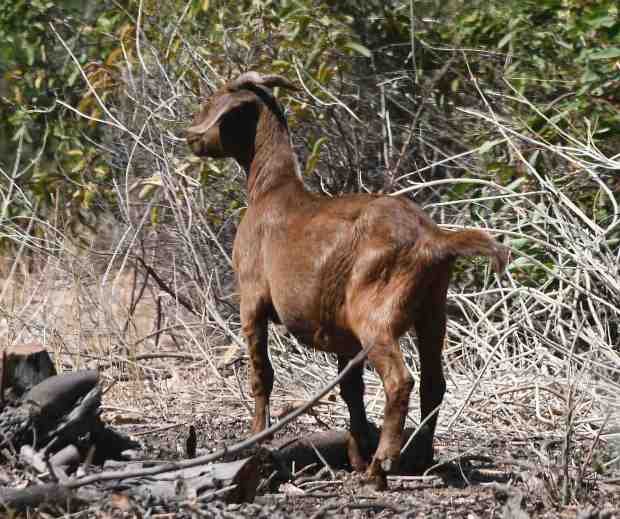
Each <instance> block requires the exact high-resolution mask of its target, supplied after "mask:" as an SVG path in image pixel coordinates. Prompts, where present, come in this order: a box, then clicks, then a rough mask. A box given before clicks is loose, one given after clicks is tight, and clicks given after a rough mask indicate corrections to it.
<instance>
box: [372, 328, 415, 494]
mask: <svg viewBox="0 0 620 519" xmlns="http://www.w3.org/2000/svg"><path fill="white" fill-rule="evenodd" d="M368 360H369V361H370V362H371V364H372V365H373V366H374V368H375V369H376V370H377V372H378V373H379V376H380V377H381V380H382V381H383V389H384V391H385V411H384V418H383V429H382V430H381V437H380V439H379V446H378V447H377V451H376V452H375V455H374V457H373V459H372V462H371V464H370V467H368V472H367V474H368V477H369V478H370V479H371V480H372V481H373V482H374V484H375V486H376V487H377V489H379V490H384V489H385V488H387V474H388V473H390V472H394V471H396V470H397V469H398V462H399V457H400V449H401V446H402V436H403V427H404V425H405V418H406V416H407V411H408V409H409V397H410V395H411V390H412V389H413V378H412V377H411V374H410V373H409V371H408V370H407V367H406V366H405V363H404V361H403V355H402V353H401V351H400V347H399V345H398V341H397V340H396V339H391V340H389V341H385V340H384V341H379V342H375V346H374V347H373V348H372V349H371V350H370V352H369V354H368Z"/></svg>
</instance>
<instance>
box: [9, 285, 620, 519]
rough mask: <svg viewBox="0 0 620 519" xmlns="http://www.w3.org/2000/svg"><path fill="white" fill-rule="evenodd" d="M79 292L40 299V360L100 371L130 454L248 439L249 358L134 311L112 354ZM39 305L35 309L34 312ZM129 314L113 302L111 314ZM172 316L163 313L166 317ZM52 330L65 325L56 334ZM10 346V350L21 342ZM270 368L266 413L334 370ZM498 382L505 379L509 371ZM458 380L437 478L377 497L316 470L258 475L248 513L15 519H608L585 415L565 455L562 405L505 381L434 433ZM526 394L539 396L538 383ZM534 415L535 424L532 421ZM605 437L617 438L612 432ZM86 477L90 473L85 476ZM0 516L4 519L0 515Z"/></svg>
mask: <svg viewBox="0 0 620 519" xmlns="http://www.w3.org/2000/svg"><path fill="white" fill-rule="evenodd" d="M121 281H123V280H121ZM119 285H120V286H123V287H131V283H130V280H127V281H126V282H119ZM125 292H126V293H127V294H129V293H130V289H129V288H126V289H124V291H123V294H124V295H127V294H125ZM85 293H86V294H91V293H92V291H83V292H79V291H77V290H75V289H74V290H72V291H69V290H67V292H66V294H62V295H59V297H54V298H51V299H50V300H49V304H48V303H47V300H46V301H45V303H46V304H47V305H48V306H49V307H50V308H51V309H52V310H54V312H55V313H54V312H52V311H50V310H49V309H48V313H46V314H44V315H45V318H46V319H47V320H49V321H50V322H52V323H53V324H54V326H55V327H56V328H57V329H60V330H61V332H62V333H58V334H57V335H54V336H52V337H51V338H50V340H49V343H48V345H49V349H50V350H51V352H52V354H53V356H54V359H55V361H56V363H57V367H58V368H59V370H60V371H63V370H64V371H66V370H75V369H83V368H97V369H99V370H100V373H101V381H102V385H103V387H104V401H103V414H102V418H103V420H104V421H105V422H106V423H107V424H109V425H110V426H111V427H113V428H115V429H117V430H118V431H121V432H124V433H126V434H128V435H130V436H132V437H133V438H135V439H136V440H138V441H139V442H141V443H142V449H141V450H140V453H139V454H140V456H141V457H142V458H146V459H150V460H175V459H181V458H183V456H184V445H185V440H186V437H187V433H188V428H189V426H190V425H193V426H194V427H195V429H196V432H197V440H198V454H199V455H200V454H206V453H209V452H213V451H215V450H217V449H218V448H221V447H223V446H230V445H233V444H234V443H236V442H238V441H240V440H242V439H244V438H246V437H247V435H248V433H249V429H250V409H249V407H250V406H251V404H252V400H251V397H250V396H249V394H248V390H247V387H248V384H247V361H248V359H247V355H246V354H245V351H244V350H243V349H241V348H238V347H231V345H230V339H229V338H227V337H225V336H223V337H222V338H221V340H213V339H212V337H213V334H212V335H211V336H209V338H208V339H207V340H205V339H204V337H202V336H200V332H199V331H197V330H200V329H202V328H204V324H203V323H197V324H196V325H194V324H193V323H192V322H190V321H187V322H183V323H182V326H180V325H178V324H175V326H176V327H175V328H173V327H170V328H169V330H172V331H173V332H174V336H173V333H172V332H169V333H168V334H167V335H163V336H162V338H161V340H160V341H158V342H154V340H153V333H152V329H153V323H158V324H160V326H161V327H162V328H165V327H166V326H167V322H165V321H164V322H162V323H159V322H158V319H157V315H156V313H155V312H154V311H153V308H154V307H153V305H151V306H148V307H146V310H143V309H142V308H140V307H139V308H138V309H137V311H136V312H134V315H133V321H132V323H131V326H129V327H128V333H134V334H135V337H134V338H133V342H130V341H129V340H127V341H126V343H125V345H123V344H122V343H119V342H118V340H117V339H116V338H115V337H116V336H115V335H113V334H111V333H110V332H109V331H108V330H107V329H105V328H104V327H102V326H101V324H100V323H101V321H100V320H98V319H96V318H95V317H96V315H95V313H94V311H93V312H91V313H89V312H87V311H86V310H85V309H89V308H91V307H94V305H90V306H89V305H86V304H82V302H83V301H84V297H85V296H84V294H85ZM100 297H101V300H102V301H104V302H107V301H108V300H110V295H109V294H107V293H102V294H100ZM40 304H41V308H43V303H40ZM129 306H131V305H130V304H129V303H127V302H124V303H123V304H118V305H116V306H114V308H127V307H129ZM46 308H48V307H47V306H46ZM56 308H58V310H56ZM173 310H174V309H172V310H169V311H170V313H172V311H173ZM91 314H92V315H91ZM76 316H77V317H76ZM107 319H108V321H106V322H120V323H121V324H122V323H123V322H124V320H125V319H126V318H125V317H124V316H123V315H122V314H119V316H115V315H114V314H113V313H111V317H110V316H108V317H107ZM76 320H77V321H78V322H79V323H81V327H80V328H77V329H76V328H75V327H73V326H72V323H75V322H76ZM64 321H66V323H67V326H66V327H65V328H64V331H63V329H62V327H61V325H62V323H63V322H64ZM171 322H174V321H172V320H171ZM9 324H10V323H9ZM67 330H73V332H71V333H70V332H69V331H67ZM58 337H60V338H58ZM17 339H19V340H22V338H21V337H17ZM17 339H16V340H17ZM145 339H148V340H145ZM277 340H280V339H277ZM209 341H211V342H209ZM132 344H133V346H132ZM205 344H208V347H207V346H205ZM129 346H132V348H133V349H131V348H129ZM274 355H275V357H274V365H275V366H276V374H277V378H276V386H275V389H274V394H273V397H272V411H277V410H278V408H281V407H282V406H285V405H286V404H287V403H290V402H291V401H296V400H304V399H308V398H309V397H311V396H312V394H313V393H314V392H315V391H316V389H317V388H318V387H321V386H322V385H323V384H324V383H325V381H329V380H330V379H332V378H333V372H332V371H331V370H332V369H333V366H331V367H330V366H329V365H328V364H325V363H323V364H317V359H318V358H317V357H309V356H308V355H309V354H308V353H307V352H306V350H303V351H301V352H297V351H295V350H294V345H293V348H292V349H291V345H290V344H289V345H285V347H283V348H281V349H280V350H278V352H277V353H274ZM319 360H320V359H319ZM321 362H322V361H321ZM506 373H507V375H506V377H511V376H513V375H512V373H513V372H512V371H506ZM457 375H458V373H456V372H455V371H452V372H451V378H449V388H448V394H447V395H446V398H447V401H448V404H450V405H451V406H452V407H447V408H445V409H444V410H442V414H441V415H440V418H441V419H444V422H441V419H440V427H439V429H438V434H437V437H436V459H437V462H438V466H437V467H436V468H435V469H434V470H432V471H431V472H430V473H429V474H428V475H427V476H426V477H399V476H393V477H390V479H389V490H387V491H384V492H377V491H375V490H374V489H373V488H372V487H371V486H369V485H367V484H365V481H364V480H363V477H362V476H360V475H358V474H352V473H349V472H346V471H332V470H330V469H329V468H326V467H316V468H315V473H316V472H317V471H318V476H317V475H315V474H313V473H312V472H310V471H308V472H304V473H303V474H298V475H296V476H295V477H294V478H293V479H292V480H290V481H276V480H275V479H273V478H271V479H270V475H271V473H270V470H269V468H268V467H266V469H265V474H263V476H264V480H263V483H262V484H261V486H260V487H259V491H258V494H257V496H256V498H255V499H254V502H252V503H242V504H225V503H223V502H221V501H215V500H214V501H210V502H209V501H206V500H202V501H201V500H187V499H186V500H179V501H178V502H158V501H157V500H155V499H153V498H151V497H149V496H132V497H130V498H127V497H126V496H123V495H121V494H109V495H107V497H106V498H105V499H103V500H100V501H98V502H93V503H83V504H82V505H81V506H79V507H75V506H73V505H70V506H69V507H68V508H64V509H54V510H51V511H50V510H47V511H44V510H41V511H39V512H36V513H31V514H28V515H27V517H29V518H33V517H46V518H47V517H67V518H69V517H70V518H72V519H76V518H90V517H96V518H101V519H109V518H134V517H135V518H147V517H148V518H152V519H154V518H159V519H164V518H168V519H180V518H186V517H187V518H190V517H191V518H197V517H213V518H231V519H232V518H244V517H252V518H265V519H267V518H289V517H291V518H317V519H318V518H320V517H324V518H329V517H347V518H348V517H355V518H370V517H373V518H385V517H424V518H426V517H433V518H467V519H470V518H476V517H498V518H515V519H524V518H527V517H541V518H555V517H566V518H575V517H577V518H579V519H604V518H605V519H611V518H620V466H619V464H618V461H617V460H616V461H615V462H613V463H612V462H610V461H609V460H612V461H613V459H614V457H617V456H618V451H617V443H616V445H615V446H613V445H612V442H611V440H610V438H611V436H609V435H608V434H607V430H606V434H604V435H601V437H600V438H596V433H595V434H592V431H593V430H594V431H596V429H593V427H596V425H595V426H592V425H591V424H592V423H595V424H596V423H598V422H596V421H595V420H591V419H590V418H589V416H590V414H592V413H590V411H589V410H588V412H589V413H590V414H585V412H584V416H586V418H588V419H587V420H586V419H584V420H583V423H584V424H586V425H587V428H586V427H583V426H581V425H579V423H576V424H575V427H574V431H573V433H572V436H571V438H570V442H569V447H568V450H567V449H566V447H565V429H564V427H563V425H562V424H563V422H562V419H563V418H562V417H563V415H562V411H561V409H560V408H559V407H560V404H561V403H562V401H561V400H558V401H557V402H559V403H557V402H556V400H553V401H552V400H547V401H544V400H541V402H542V403H544V404H545V406H546V407H545V408H543V407H541V409H542V410H541V409H538V407H537V405H538V401H536V402H534V401H533V400H532V399H530V400H528V398H530V397H529V396H528V395H530V394H533V393H532V387H533V386H532V384H531V383H530V382H529V379H525V378H524V382H518V384H516V385H515V384H514V383H513V382H511V381H510V380H508V382H511V383H513V386H508V389H502V388H501V387H499V388H498V387H496V386H489V387H490V389H489V390H487V389H486V387H482V386H480V387H479V389H478V393H477V395H478V396H477V399H476V402H479V403H476V404H475V405H472V406H470V407H468V409H467V411H466V412H464V413H463V415H462V418H459V422H460V423H457V426H455V427H452V428H450V427H447V428H445V427H444V428H442V425H441V423H443V424H444V426H445V422H446V421H448V420H445V418H446V417H447V418H450V417H451V414H453V413H454V412H455V411H454V410H455V409H457V408H458V406H459V404H458V403H455V402H457V398H462V397H463V396H464V395H460V394H459V390H461V388H468V387H470V386H471V384H472V381H471V380H469V379H467V380H465V379H463V380H464V382H463V383H461V381H460V380H459V379H457V380H456V381H454V378H455V377H456V376H457ZM489 380H490V381H497V380H500V381H501V380H502V379H501V377H500V376H499V375H495V378H491V377H490V376H489ZM538 383H540V384H543V383H545V380H544V379H543V378H542V377H541V376H539V375H538V379H537V380H536V384H538ZM554 383H555V382H554V381H552V383H551V384H549V385H548V386H547V387H549V388H551V390H550V391H547V394H548V395H552V396H553V395H558V394H559V395H560V396H562V395H561V392H562V388H561V386H559V385H557V387H556V386H554V385H552V384H554ZM536 387H538V386H536ZM544 388H545V387H542V389H544ZM553 388H556V389H553ZM486 394H488V395H491V396H492V397H493V400H492V402H493V406H494V407H493V409H491V408H490V404H489V403H488V402H491V400H490V398H491V396H488V397H487V396H485V395H486ZM377 395H379V397H378V396H377ZM380 395H382V391H381V387H380V385H378V384H377V383H376V382H372V380H369V381H367V391H366V402H367V405H368V412H369V416H372V418H373V419H374V420H377V419H378V418H379V417H380V414H381V410H382V403H381V398H380ZM498 395H499V396H498ZM503 395H505V397H504V396H503ZM517 396H519V398H517ZM554 398H555V397H554ZM485 402H487V403H485ZM587 403H588V401H585V403H583V404H582V407H583V408H586V407H587ZM411 405H412V412H411V415H412V416H413V417H417V415H418V412H419V411H418V410H416V409H415V406H416V405H417V395H415V394H414V395H412V399H411ZM485 406H486V407H485ZM541 406H542V404H541ZM580 409H581V408H580ZM505 411H506V414H504V415H502V413H503V412H505ZM507 411H510V413H508V412H507ZM541 413H542V414H541ZM274 414H275V413H274ZM599 414H600V413H599ZM537 416H540V417H542V418H544V419H545V420H546V421H545V422H541V421H537V420H538V419H537ZM597 416H598V415H597ZM506 417H507V418H506ZM346 418H347V417H346V410H345V407H344V405H343V404H342V401H341V399H340V397H339V395H338V392H337V390H336V391H334V392H333V393H332V394H331V395H330V398H328V399H326V403H325V405H324V406H323V407H322V408H321V410H320V412H319V413H318V415H317V416H311V415H302V416H301V417H300V418H299V419H297V420H296V421H294V422H292V423H291V424H288V425H286V426H285V427H284V428H283V429H282V430H280V431H279V432H278V433H277V435H276V437H278V438H280V437H302V436H304V435H307V434H310V433H313V432H317V431H325V430H328V429H334V428H343V427H346ZM554 420H555V421H554ZM601 420H602V419H601ZM601 420H599V422H600V421H601ZM552 421H554V422H553V423H555V424H557V426H556V427H555V428H554V427H550V426H549V425H545V424H547V423H551V422H552ZM409 425H411V424H409ZM446 430H449V431H450V432H445V431H446ZM614 434H615V437H616V438H617V437H618V431H616V432H615V433H614ZM616 442H617V440H616ZM614 449H615V450H614ZM20 470H21V472H20ZM24 470H26V469H25V468H24V467H21V468H20V466H19V463H18V464H17V465H15V468H11V469H9V468H6V467H0V480H2V481H1V484H2V485H4V486H7V487H8V486H10V487H20V486H26V484H27V483H28V481H30V482H32V478H30V479H28V478H26V477H24V473H23V471H24ZM96 470H99V469H97V468H93V471H96ZM566 474H568V476H569V477H568V478H565V475H566ZM0 517H4V516H3V515H2V513H1V512H0ZM7 517H8V516H7Z"/></svg>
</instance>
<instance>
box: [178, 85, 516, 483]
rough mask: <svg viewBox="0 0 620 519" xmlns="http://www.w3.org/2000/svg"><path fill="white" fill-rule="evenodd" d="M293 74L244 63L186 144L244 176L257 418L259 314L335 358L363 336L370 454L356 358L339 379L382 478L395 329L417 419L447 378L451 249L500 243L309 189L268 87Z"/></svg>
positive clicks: (244, 290) (268, 381) (360, 448)
mask: <svg viewBox="0 0 620 519" xmlns="http://www.w3.org/2000/svg"><path fill="white" fill-rule="evenodd" d="M274 86H281V87H285V88H294V87H293V86H292V85H291V84H290V83H288V82H287V81H286V80H284V79H283V78H279V77H278V76H264V77H261V76H259V75H258V74H256V73H250V74H249V75H243V76H241V77H240V78H238V79H237V80H236V81H234V82H231V83H229V84H227V85H225V86H224V87H223V88H221V89H220V90H219V91H218V92H216V93H215V94H213V96H211V98H210V99H209V101H208V103H207V104H206V105H205V107H204V108H203V109H202V110H201V112H200V113H199V114H198V115H197V116H196V119H195V121H194V125H193V126H192V127H191V128H190V129H189V130H188V142H189V145H190V147H191V148H192V150H193V151H194V152H195V153H196V154H198V155H200V156H204V157H234V158H235V159H236V160H237V162H239V164H240V165H241V166H242V167H243V168H244V169H245V171H246V173H247V177H248V193H249V197H248V198H249V206H248V209H247V211H246V213H245V215H244V217H243V220H242V221H241V223H240V225H239V229H238V232H237V236H236V238H235V244H234V251H233V261H234V267H235V271H236V273H237V278H238V281H239V287H240V292H241V322H242V328H243V333H244V335H245V337H246V340H247V343H248V348H249V352H250V358H251V367H252V375H251V376H252V391H253V395H254V398H255V404H256V407H255V416H254V423H253V427H252V430H253V432H259V431H261V430H263V429H264V428H265V427H266V425H267V422H268V413H267V409H268V407H267V406H268V401H269V395H270V393H271V388H272V386H273V369H272V367H271V364H270V362H269V358H268V355H267V322H268V320H273V321H275V322H282V323H283V324H284V325H286V327H287V328H288V330H289V331H290V332H291V333H293V334H294V335H295V336H297V337H298V338H299V339H300V340H301V341H302V342H304V343H306V344H308V345H310V346H313V347H315V348H318V349H322V350H325V351H330V352H334V353H336V354H337V355H338V358H339V362H338V365H339V369H340V370H342V369H343V368H344V366H346V363H347V361H348V359H350V358H351V357H353V356H354V355H355V354H356V353H357V352H358V351H359V350H360V348H362V347H366V346H369V345H372V346H373V347H372V349H371V350H370V353H369V354H368V360H369V361H370V363H371V364H372V365H373V367H374V368H375V369H376V370H377V372H378V374H379V376H380V377H381V379H382V381H383V385H384V389H385V394H386V406H385V417H384V424H383V429H382V433H381V437H380V441H379V446H378V448H377V450H376V452H375V454H374V457H372V461H371V458H370V457H371V452H370V444H371V442H370V439H369V438H370V435H371V429H370V426H369V424H368V421H367V419H366V413H365V409H364V404H363V391H364V386H363V380H362V374H363V369H362V368H360V369H356V370H354V371H353V372H351V373H350V374H349V376H348V377H347V378H346V379H345V380H344V381H343V383H342V384H341V393H342V396H343V398H344V400H345V402H346V403H347V406H348V408H349V412H350V416H351V441H350V445H349V455H350V459H351V463H352V465H353V467H354V468H356V469H364V468H366V467H367V466H368V462H370V465H369V466H368V474H369V475H370V476H371V477H372V478H373V479H374V480H375V481H376V482H377V484H378V486H385V484H386V478H385V476H386V473H387V472H389V471H391V470H394V469H395V468H396V464H397V462H398V457H399V450H400V446H401V436H402V430H403V425H404V421H405V416H406V413H407V409H408V404H409V395H410V392H411V389H412V387H413V380H412V378H411V375H410V374H409V372H408V370H407V368H406V367H405V365H404V362H403V358H402V353H401V351H400V349H399V345H398V339H399V337H400V336H401V335H402V334H403V333H405V331H407V330H408V329H409V328H411V327H412V326H413V327H415V330H416V334H417V336H418V350H419V354H420V364H421V383H420V399H421V408H422V419H424V418H425V417H426V416H427V415H428V414H429V413H431V412H432V411H433V410H434V409H435V407H437V406H438V405H439V404H440V403H441V401H442V399H443V395H444V392H445V381H444V377H443V372H442V366H441V349H442V346H443V341H444V335H445V323H446V311H445V304H446V293H447V289H448V282H449V279H450V270H451V267H452V264H453V262H454V260H455V258H456V257H458V256H475V255H484V256H488V257H490V258H491V260H492V262H493V265H494V267H495V270H496V271H497V272H498V273H499V272H501V271H502V270H503V269H504V267H505V265H506V262H507V260H508V252H507V249H506V248H505V247H503V246H502V245H499V244H498V243H497V242H496V241H494V240H493V239H492V238H491V237H490V236H489V235H488V234H486V233H485V232H483V231H480V230H475V229H471V230H464V231H459V232H448V231H444V230H442V229H440V228H439V227H438V226H437V225H436V224H435V223H434V222H433V221H432V220H431V219H430V218H429V217H428V216H427V215H426V214H425V213H424V212H423V211H422V210H421V209H420V208H419V207H418V206H416V205H415V204H414V203H413V202H411V201H410V200H409V199H407V198H405V197H390V196H383V195H352V196H345V197H341V198H336V199H334V198H328V197H323V196H318V195H315V194H313V193H310V192H308V191H307V190H306V189H305V188H304V185H303V182H302V181H301V179H300V177H299V176H298V174H297V172H296V167H297V166H296V158H295V155H294V152H293V149H292V147H291V144H290V139H289V133H288V128H287V125H286V120H285V118H284V116H283V113H282V111H281V109H280V108H279V106H278V104H277V102H276V101H275V99H274V97H273V96H272V94H271V92H270V90H269V89H268V88H272V87H274ZM436 420H437V415H436V414H435V415H434V416H433V417H432V418H430V419H429V420H428V421H427V423H426V425H425V426H424V427H423V428H422V430H421V431H420V433H419V435H418V436H419V441H418V445H419V452H418V453H417V456H418V457H419V460H418V461H419V465H420V467H424V466H427V465H428V464H430V463H431V462H432V460H433V435H434V429H435V424H436Z"/></svg>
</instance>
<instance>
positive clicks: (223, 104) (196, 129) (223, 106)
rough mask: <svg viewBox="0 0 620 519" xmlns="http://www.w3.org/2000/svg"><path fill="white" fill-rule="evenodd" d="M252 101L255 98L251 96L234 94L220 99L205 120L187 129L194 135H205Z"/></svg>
mask: <svg viewBox="0 0 620 519" xmlns="http://www.w3.org/2000/svg"><path fill="white" fill-rule="evenodd" d="M252 99H253V98H250V97H249V96H240V95H232V94H229V95H226V96H224V97H221V98H220V99H218V101H217V104H216V106H214V107H213V108H212V109H210V110H209V112H208V113H207V116H206V117H205V119H204V120H203V121H201V122H199V123H198V124H195V125H193V126H190V127H189V128H188V129H187V132H188V133H194V134H203V133H205V132H207V131H209V130H210V129H211V127H213V126H214V125H216V124H217V123H218V122H219V121H220V119H221V118H222V117H223V116H224V115H225V114H227V113H228V112H231V111H232V110H235V109H237V108H239V107H241V106H243V105H244V104H246V103H248V102H249V101H251V100H252Z"/></svg>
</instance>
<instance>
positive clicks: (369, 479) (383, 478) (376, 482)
mask: <svg viewBox="0 0 620 519" xmlns="http://www.w3.org/2000/svg"><path fill="white" fill-rule="evenodd" d="M365 484H366V485H369V486H371V487H372V488H373V489H374V490H376V491H378V492H380V491H383V490H387V487H388V485H387V475H386V474H369V473H368V472H366V481H365Z"/></svg>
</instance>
